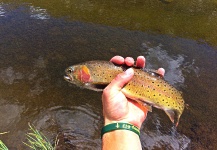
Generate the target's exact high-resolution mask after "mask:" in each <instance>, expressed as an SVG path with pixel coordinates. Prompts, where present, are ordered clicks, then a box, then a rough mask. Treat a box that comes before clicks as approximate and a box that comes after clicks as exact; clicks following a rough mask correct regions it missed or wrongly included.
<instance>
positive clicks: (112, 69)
mask: <svg viewBox="0 0 217 150" xmlns="http://www.w3.org/2000/svg"><path fill="white" fill-rule="evenodd" d="M126 69H127V67H126V66H120V65H114V64H113V63H111V62H108V61H99V60H98V61H88V62H84V63H81V64H77V65H73V66H71V67H69V68H67V69H66V76H65V79H66V80H67V81H69V82H70V83H73V84H75V85H78V86H80V87H83V88H87V89H91V90H95V91H102V90H103V88H104V87H105V86H106V85H108V84H109V83H110V82H111V81H112V80H113V79H114V78H115V77H116V76H117V74H119V73H121V72H123V71H125V70H126ZM133 69H134V77H133V78H132V80H131V81H130V82H129V83H128V84H126V85H125V87H124V88H123V89H122V92H123V93H124V94H125V95H126V96H127V97H128V98H130V99H132V100H136V101H137V102H139V103H141V102H142V103H145V104H147V105H148V106H154V107H156V108H159V109H162V110H164V111H165V113H166V114H167V115H168V116H169V118H170V120H171V121H172V122H173V123H175V125H176V126H177V125H178V123H179V119H180V116H181V114H182V113H183V110H184V100H183V98H182V95H181V92H179V91H178V90H176V89H175V88H174V87H173V86H171V85H170V84H169V83H167V82H166V81H165V80H163V78H162V77H161V76H160V75H159V76H158V75H156V73H154V74H153V73H150V72H146V71H144V70H141V69H139V68H135V67H133Z"/></svg>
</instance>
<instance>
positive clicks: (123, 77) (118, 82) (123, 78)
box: [103, 68, 134, 95]
mask: <svg viewBox="0 0 217 150" xmlns="http://www.w3.org/2000/svg"><path fill="white" fill-rule="evenodd" d="M133 75H134V70H133V69H132V68H129V69H127V70H126V71H125V72H123V73H120V74H118V75H117V76H116V77H115V78H114V79H113V80H112V82H111V83H110V84H109V85H108V86H107V87H106V88H105V89H104V90H103V94H105V95H107V94H108V95H109V94H110V93H112V95H116V94H117V93H118V92H120V90H121V89H122V88H123V86H124V85H125V84H126V83H128V82H129V81H130V80H131V79H132V77H133Z"/></svg>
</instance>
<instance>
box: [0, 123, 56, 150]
mask: <svg viewBox="0 0 217 150" xmlns="http://www.w3.org/2000/svg"><path fill="white" fill-rule="evenodd" d="M29 130H30V132H28V133H27V134H26V139H27V141H28V143H25V142H23V143H24V144H25V145H26V146H28V147H30V148H31V149H34V150H54V149H55V148H54V147H53V146H52V145H51V143H50V142H49V141H48V139H47V138H46V137H45V136H44V135H43V134H42V133H41V132H39V131H38V130H37V129H35V127H34V126H31V125H30V124H29ZM5 133H8V132H4V133H0V134H5ZM0 150H9V149H8V148H7V146H6V145H5V144H4V143H3V142H2V141H1V140H0Z"/></svg>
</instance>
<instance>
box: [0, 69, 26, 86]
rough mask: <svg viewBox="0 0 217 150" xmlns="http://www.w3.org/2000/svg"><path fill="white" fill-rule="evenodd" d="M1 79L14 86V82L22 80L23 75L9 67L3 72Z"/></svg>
mask: <svg viewBox="0 0 217 150" xmlns="http://www.w3.org/2000/svg"><path fill="white" fill-rule="evenodd" d="M0 78H1V80H2V81H3V82H4V83H5V84H13V83H14V81H16V80H20V79H22V78H23V74H22V73H20V72H15V71H14V70H13V67H8V68H6V69H2V70H1V72H0Z"/></svg>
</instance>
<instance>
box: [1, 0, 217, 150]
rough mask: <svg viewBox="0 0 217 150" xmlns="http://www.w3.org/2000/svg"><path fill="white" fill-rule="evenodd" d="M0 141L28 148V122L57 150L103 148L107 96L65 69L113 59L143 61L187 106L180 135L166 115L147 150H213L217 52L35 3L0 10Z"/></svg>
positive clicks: (148, 124)
mask: <svg viewBox="0 0 217 150" xmlns="http://www.w3.org/2000/svg"><path fill="white" fill-rule="evenodd" d="M0 39H1V40H0V59H1V61H0V114H1V122H0V132H6V131H9V133H8V134H5V135H0V139H1V140H3V141H4V142H5V143H6V145H8V147H9V148H10V149H26V147H25V146H24V145H23V144H22V141H25V133H26V132H27V128H28V125H27V124H28V122H31V123H33V124H34V125H35V126H36V127H37V128H38V129H39V130H40V131H42V132H43V133H44V134H45V135H46V136H47V137H48V138H49V139H50V141H52V142H53V143H54V141H55V139H56V136H57V138H58V139H59V144H58V148H59V149H64V148H65V149H67V148H74V149H100V148H101V139H100V129H101V127H102V126H103V118H102V106H101V93H96V92H93V91H89V90H85V89H80V88H77V87H75V86H74V85H71V84H68V83H67V82H65V81H64V80H63V75H64V70H65V68H66V67H68V66H70V65H72V64H75V63H78V62H82V61H87V60H94V59H102V60H109V59H110V58H111V57H112V56H114V55H122V56H132V57H134V58H136V57H137V56H138V55H144V56H145V57H146V59H147V65H146V66H147V67H148V68H154V69H156V68H158V67H163V68H165V69H166V75H165V79H166V80H167V81H168V82H169V83H170V84H172V85H174V86H175V87H176V88H178V89H179V90H181V91H182V92H183V96H184V99H185V101H186V103H187V104H188V105H189V108H188V109H185V111H184V113H183V115H182V117H181V120H180V124H179V126H178V128H177V129H174V128H173V127H172V125H171V122H170V121H169V119H168V117H167V116H166V115H165V113H164V112H163V111H161V110H157V109H154V110H153V112H152V113H149V115H148V117H147V119H146V121H145V122H144V125H143V127H142V129H141V141H142V146H143V148H144V149H214V148H215V147H217V145H216V143H217V141H216V137H217V135H216V134H217V133H216V126H217V120H216V115H217V114H216V106H217V105H216V99H217V96H216V94H215V92H216V90H217V87H216V84H217V80H216V77H215V75H216V74H217V69H216V68H217V52H216V48H214V47H211V46H209V45H208V44H206V43H200V42H197V41H194V40H190V39H183V38H178V37H171V36H168V35H162V34H149V33H146V32H140V31H129V30H125V29H122V28H115V27H110V26H103V25H98V24H93V23H84V22H81V21H68V20H65V19H62V18H59V19H56V18H54V17H52V16H51V15H50V14H49V13H48V12H47V11H46V10H45V9H42V8H39V7H34V6H32V5H29V4H22V5H17V4H3V3H2V4H0Z"/></svg>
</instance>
